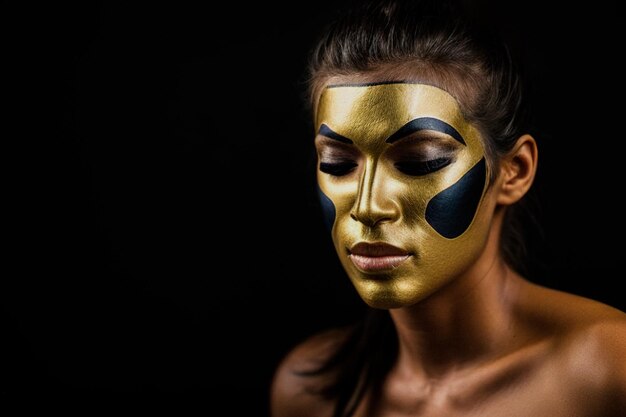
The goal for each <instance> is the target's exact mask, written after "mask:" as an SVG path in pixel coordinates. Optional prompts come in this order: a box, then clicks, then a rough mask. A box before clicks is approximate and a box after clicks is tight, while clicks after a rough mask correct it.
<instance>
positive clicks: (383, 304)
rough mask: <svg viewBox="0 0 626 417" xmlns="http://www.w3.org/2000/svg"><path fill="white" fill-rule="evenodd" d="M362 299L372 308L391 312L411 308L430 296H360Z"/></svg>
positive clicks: (370, 294)
mask: <svg viewBox="0 0 626 417" xmlns="http://www.w3.org/2000/svg"><path fill="white" fill-rule="evenodd" d="M359 295H360V296H361V299H363V301H364V302H365V304H367V305H368V306H370V307H372V308H377V309H381V310H391V309H394V308H402V307H409V306H411V305H413V304H417V303H419V302H420V301H421V300H423V299H424V298H426V297H427V296H428V295H427V294H424V295H423V296H420V295H416V294H412V296H411V297H407V296H399V295H398V294H372V293H369V294H359Z"/></svg>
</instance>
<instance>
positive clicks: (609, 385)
mask: <svg viewBox="0 0 626 417" xmlns="http://www.w3.org/2000/svg"><path fill="white" fill-rule="evenodd" d="M527 295H528V296H529V297H531V298H532V299H533V300H534V301H532V302H530V301H529V303H530V304H531V306H530V307H528V311H531V310H532V311H534V313H532V314H534V315H536V316H535V317H534V319H535V320H536V322H535V323H538V325H539V327H541V326H545V329H546V332H547V333H550V334H553V335H556V336H555V344H554V346H555V351H554V353H555V359H556V360H555V365H556V366H557V369H558V370H559V371H558V372H557V373H556V374H557V375H561V376H562V377H563V380H564V381H571V383H569V385H568V386H569V387H570V394H571V395H572V397H573V398H577V399H578V401H584V402H585V404H584V406H585V407H589V409H590V411H589V415H601V416H607V417H608V416H613V415H615V416H617V415H623V414H620V413H623V412H624V410H626V313H624V312H623V311H620V310H618V309H616V308H614V307H611V306H609V305H606V304H604V303H601V302H598V301H595V300H592V299H589V298H585V297H581V296H578V295H574V294H569V293H564V292H561V291H555V290H551V289H547V288H543V287H540V286H533V288H531V289H530V290H529V293H528V294H527ZM529 315H530V314H529Z"/></svg>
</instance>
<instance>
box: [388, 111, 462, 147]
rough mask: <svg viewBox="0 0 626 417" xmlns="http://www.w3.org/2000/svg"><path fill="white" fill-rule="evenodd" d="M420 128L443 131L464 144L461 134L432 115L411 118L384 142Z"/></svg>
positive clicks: (391, 141) (400, 137)
mask: <svg viewBox="0 0 626 417" xmlns="http://www.w3.org/2000/svg"><path fill="white" fill-rule="evenodd" d="M420 130H435V131H437V132H441V133H445V134H446V135H449V136H452V137H453V138H454V139H456V140H457V141H459V142H461V143H462V144H463V145H465V141H464V140H463V136H461V134H460V133H459V132H458V131H457V130H456V129H455V128H453V127H452V126H450V125H449V124H447V123H446V122H444V121H443V120H439V119H435V118H434V117H419V118H417V119H413V120H411V121H410V122H408V123H407V124H405V125H404V126H402V127H401V128H400V129H398V130H397V131H396V132H395V133H394V134H393V135H391V136H389V138H388V139H387V140H386V141H385V142H387V143H393V142H395V141H397V140H400V139H402V138H404V137H406V136H408V135H410V134H411V133H415V132H419V131H420Z"/></svg>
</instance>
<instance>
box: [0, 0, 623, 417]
mask: <svg viewBox="0 0 626 417" xmlns="http://www.w3.org/2000/svg"><path fill="white" fill-rule="evenodd" d="M87 3H88V4H87ZM334 3H335V2H331V1H318V2H309V3H306V4H301V5H298V6H295V5H293V6H290V5H287V7H284V6H279V5H277V4H265V3H263V4H260V3H257V4H255V5H253V6H244V5H239V4H232V5H226V4H218V5H211V6H198V5H193V6H192V5H190V4H185V3H181V2H170V3H164V4H159V3H158V2H154V3H145V4H144V5H139V4H134V5H129V4H127V3H125V2H119V3H112V2H107V3H106V4H105V3H102V4H98V3H95V2H94V3H92V2H82V3H78V2H72V3H61V4H57V3H55V4H49V5H47V6H43V8H42V6H37V7H35V6H32V8H30V9H29V8H18V7H17V6H8V5H7V4H5V5H4V10H5V13H3V17H2V19H3V24H4V26H3V27H5V28H7V36H6V37H5V41H6V45H5V46H6V47H5V48H4V50H5V58H6V68H7V69H8V70H9V74H10V75H8V76H7V78H6V80H5V82H6V87H8V88H6V90H7V91H8V92H9V93H10V94H8V95H6V96H5V97H6V98H7V104H8V111H7V112H6V113H5V117H6V118H7V123H5V126H7V134H6V135H3V136H4V138H3V139H4V142H6V143H7V144H9V145H17V149H16V150H15V151H9V152H7V154H5V155H6V156H7V159H8V161H7V162H14V164H7V166H9V167H10V169H9V170H8V172H7V174H6V177H5V184H6V190H7V191H8V193H6V194H5V200H4V201H5V203H4V204H5V206H6V207H8V209H9V210H8V213H9V214H7V215H6V217H5V219H6V223H7V225H8V226H9V227H8V228H9V231H10V232H13V233H10V234H9V235H8V246H9V248H8V249H7V250H6V251H5V256H6V258H7V260H8V261H9V262H7V269H6V270H5V273H4V274H3V279H2V289H1V297H2V298H1V299H2V307H3V315H2V320H3V321H2V336H3V342H2V345H3V346H4V349H6V350H5V353H4V355H3V360H2V387H1V388H2V392H3V393H4V394H5V395H12V394H14V393H15V394H21V393H38V392H48V393H49V392H65V391H69V392H84V393H92V394H94V393H95V394H99V393H103V394H108V393H118V392H131V393H144V392H148V393H153V392H181V393H186V394H191V396H192V397H193V398H196V399H198V400H199V403H200V402H201V403H202V404H204V405H205V407H206V409H207V410H210V409H213V408H217V409H219V407H220V406H222V405H224V406H227V407H231V409H232V410H235V411H237V412H238V414H242V415H245V414H246V413H248V415H263V414H264V413H265V410H266V401H267V389H268V384H269V380H270V378H271V374H272V371H273V369H274V367H275V366H276V363H277V361H278V360H279V359H280V357H281V356H282V355H283V354H284V353H285V352H286V351H287V349H288V348H289V347H290V346H291V345H292V344H293V343H295V342H296V341H298V340H300V339H301V338H303V337H304V336H306V335H308V334H310V333H312V332H314V331H315V330H318V329H321V328H324V327H326V326H329V325H334V324H341V323H344V322H348V321H350V320H352V319H353V318H355V317H357V316H358V315H359V314H360V312H361V310H362V308H363V306H362V303H361V301H360V299H358V297H357V295H356V294H355V292H354V291H353V289H352V287H351V286H350V285H349V283H348V281H347V278H346V277H345V276H344V275H343V273H342V271H341V269H340V266H339V264H338V261H337V260H336V258H335V256H334V252H333V250H332V246H331V243H330V238H329V236H328V235H327V233H326V231H325V229H324V226H323V223H322V219H321V213H320V212H319V211H318V206H317V201H316V196H315V195H314V191H313V188H312V185H313V179H314V178H313V171H312V168H313V165H312V163H313V162H312V159H311V157H312V154H311V152H312V142H311V141H312V137H311V134H310V126H309V120H308V115H307V114H305V112H304V107H303V101H302V98H301V92H302V86H303V84H302V81H303V75H304V63H305V59H306V53H307V50H308V48H309V46H310V44H311V42H312V40H313V38H314V36H315V33H316V31H317V30H318V28H319V25H320V24H323V23H324V22H325V21H326V20H327V14H329V13H330V12H331V11H332V10H333V9H334V8H335V6H334ZM521 3H522V2H520V4H521ZM600 6H601V4H600V3H594V8H593V9H591V8H590V7H591V6H588V5H585V4H583V5H582V6H580V7H578V8H574V7H570V8H568V9H558V10H556V11H546V10H544V9H543V8H542V6H541V3H540V2H523V6H519V7H515V8H513V10H498V13H501V16H502V18H501V19H502V20H501V21H502V24H503V25H504V26H505V27H507V28H508V29H509V30H510V31H511V32H514V33H518V34H519V33H521V34H523V36H524V39H525V40H524V41H523V44H524V46H525V47H526V54H527V55H528V63H529V65H530V67H531V68H532V71H533V74H534V77H535V78H534V86H535V90H536V92H537V93H536V115H537V121H538V128H539V132H540V135H538V136H539V140H540V152H541V155H540V169H539V176H538V179H537V184H536V187H537V191H538V194H539V196H540V200H541V203H542V207H543V208H542V211H541V213H540V220H541V222H542V223H543V228H544V237H539V236H538V235H537V236H535V238H534V239H533V240H532V241H531V243H532V246H533V249H534V256H535V259H536V261H537V262H536V266H535V267H534V271H535V272H534V275H535V276H534V277H533V279H534V280H536V281H538V282H541V283H543V284H545V285H548V286H551V287H553V288H558V289H564V290H567V291H571V292H574V293H577V294H582V295H585V296H588V297H591V298H595V299H597V300H600V301H603V302H606V303H608V304H611V305H613V306H615V307H618V308H620V309H626V301H625V300H624V297H623V295H622V294H623V292H622V291H621V290H619V288H620V287H619V286H620V284H621V283H620V281H621V280H622V279H623V274H622V273H618V272H615V271H619V270H620V266H621V257H623V255H622V247H623V245H622V243H621V236H622V230H623V220H622V213H623V208H622V207H621V203H620V202H619V201H620V200H619V199H618V198H621V193H622V190H623V185H622V179H623V175H622V172H623V166H624V162H623V144H622V143H623V141H624V138H623V133H622V120H623V116H622V112H623V110H622V109H623V106H622V105H621V104H620V103H621V100H622V97H623V91H622V90H623V87H622V86H621V80H622V74H621V73H620V66H619V64H618V63H617V58H615V57H616V56H617V55H619V53H620V52H619V51H621V49H620V48H621V45H620V43H619V41H618V38H619V36H618V34H619V33H620V32H621V27H620V26H619V22H618V21H617V15H618V13H616V11H615V10H611V9H605V8H602V7H600ZM507 7H513V6H511V5H509V6H507ZM9 265H10V266H11V267H9Z"/></svg>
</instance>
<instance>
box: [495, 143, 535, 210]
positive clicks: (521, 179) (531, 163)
mask: <svg viewBox="0 0 626 417" xmlns="http://www.w3.org/2000/svg"><path fill="white" fill-rule="evenodd" d="M537 161H538V149H537V142H535V139H534V138H533V137H532V136H530V135H522V136H520V137H519V139H517V142H516V143H515V146H514V147H513V149H512V150H511V152H509V154H508V155H506V156H505V157H504V158H503V159H502V161H501V162H500V178H499V181H498V182H499V184H500V187H499V188H500V190H499V193H498V198H497V202H498V204H503V205H510V204H513V203H515V202H517V201H518V200H520V199H521V198H522V197H523V196H524V194H526V192H527V191H528V190H529V189H530V187H531V185H532V183H533V181H534V179H535V174H536V172H537Z"/></svg>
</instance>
